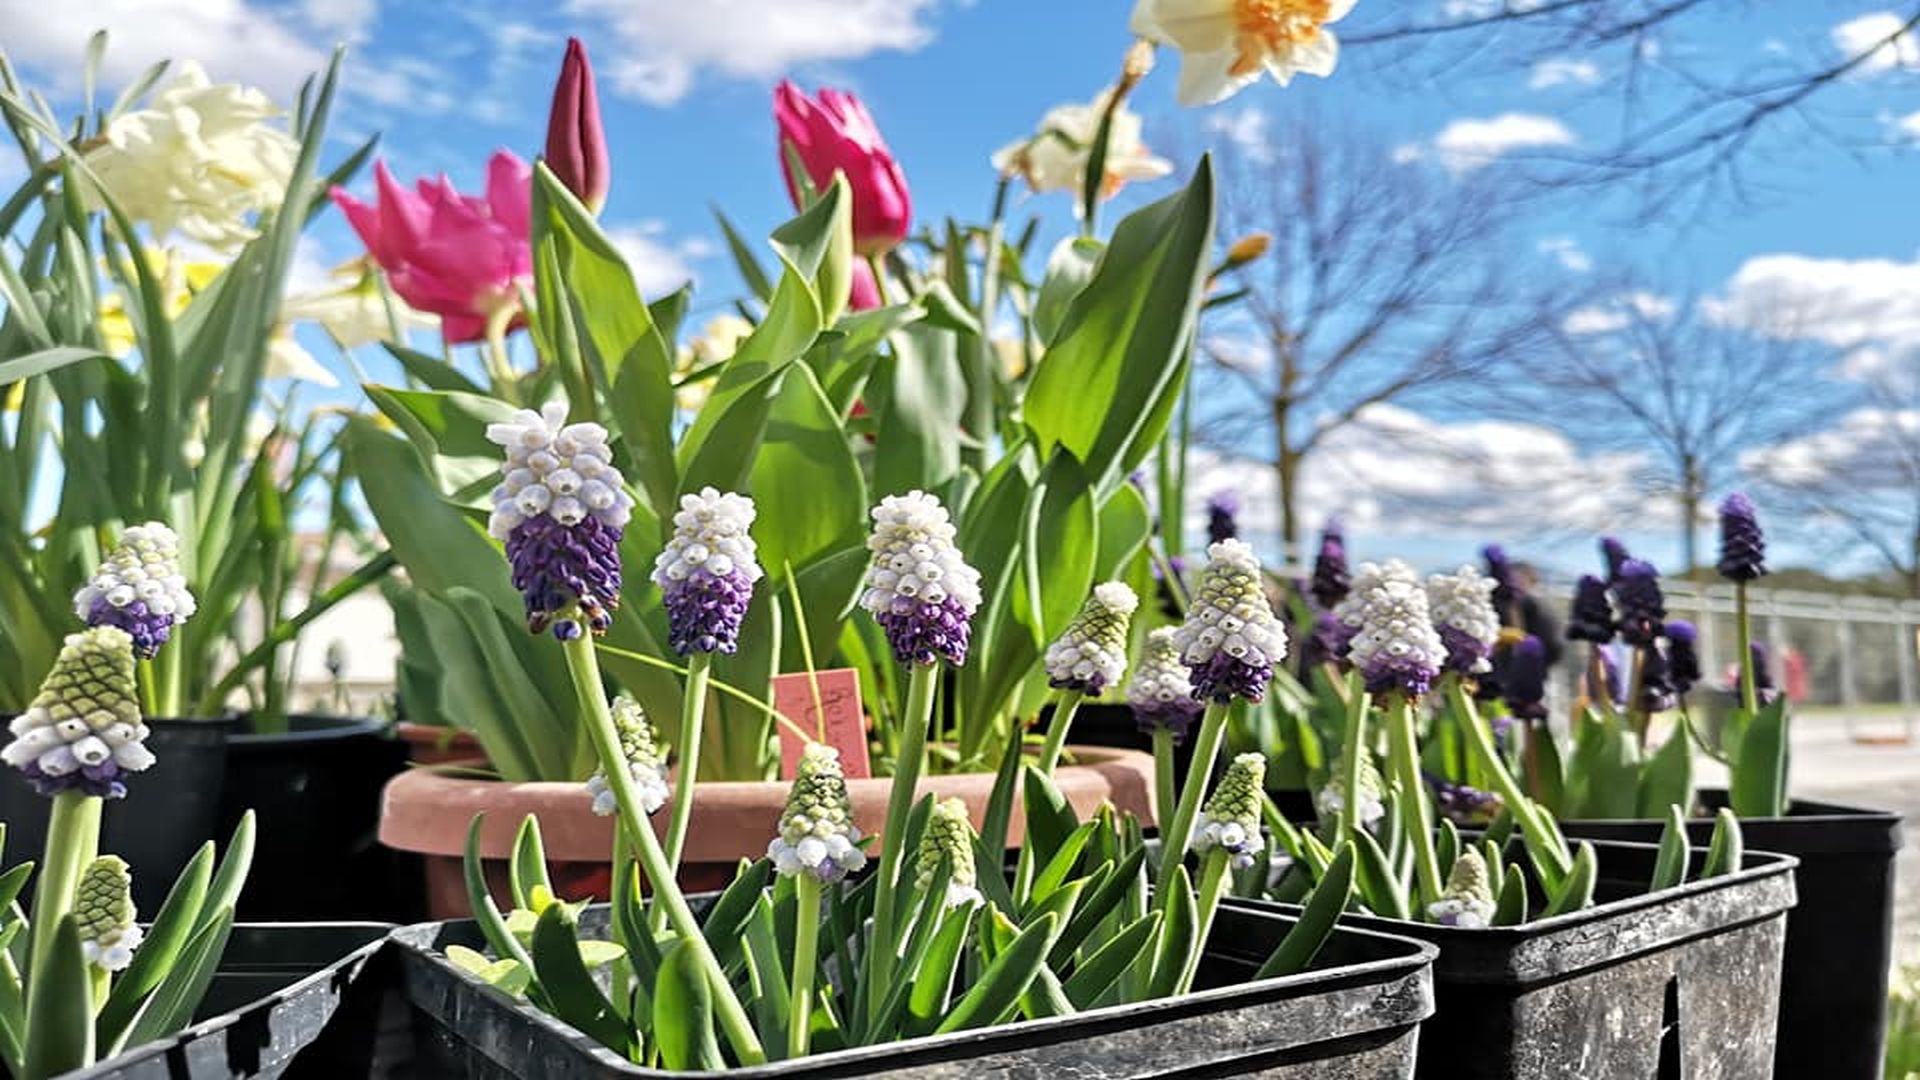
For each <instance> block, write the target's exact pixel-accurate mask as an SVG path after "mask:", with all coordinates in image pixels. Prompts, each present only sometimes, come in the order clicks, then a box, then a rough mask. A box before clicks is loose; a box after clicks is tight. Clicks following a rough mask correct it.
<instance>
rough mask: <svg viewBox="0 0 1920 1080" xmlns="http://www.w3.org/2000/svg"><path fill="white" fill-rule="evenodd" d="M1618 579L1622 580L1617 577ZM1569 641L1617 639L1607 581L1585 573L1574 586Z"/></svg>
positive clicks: (1568, 616)
mask: <svg viewBox="0 0 1920 1080" xmlns="http://www.w3.org/2000/svg"><path fill="white" fill-rule="evenodd" d="M1614 580H1616V581H1617V580H1619V579H1618V577H1617V576H1616V577H1615V579H1614ZM1567 640H1569V641H1591V642H1593V643H1594V644H1596V645H1604V644H1606V643H1607V642H1609V641H1612V640H1613V604H1612V602H1611V601H1609V600H1608V599H1607V583H1606V582H1604V581H1601V580H1600V579H1599V578H1597V577H1594V576H1593V575H1592V574H1584V575H1582V576H1581V578H1580V583H1579V584H1578V585H1576V586H1574V589H1573V608H1572V610H1571V611H1569V612H1568V613H1567Z"/></svg>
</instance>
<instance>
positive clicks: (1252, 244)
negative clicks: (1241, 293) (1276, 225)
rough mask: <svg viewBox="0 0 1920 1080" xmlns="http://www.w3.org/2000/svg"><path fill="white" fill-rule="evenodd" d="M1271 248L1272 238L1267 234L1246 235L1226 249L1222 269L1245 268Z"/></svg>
mask: <svg viewBox="0 0 1920 1080" xmlns="http://www.w3.org/2000/svg"><path fill="white" fill-rule="evenodd" d="M1272 246H1273V237H1272V235H1270V234H1268V233H1263V232H1257V233H1248V234H1247V235H1245V236H1243V237H1241V238H1240V239H1238V240H1235V241H1234V242H1233V246H1232V247H1230V248H1228V249H1227V264H1226V266H1225V267H1223V269H1226V270H1233V269H1237V268H1239V267H1242V266H1245V265H1247V264H1248V263H1250V262H1252V261H1253V260H1255V259H1258V258H1259V257H1260V256H1262V255H1265V254H1266V253H1267V249H1268V248H1271V247H1272Z"/></svg>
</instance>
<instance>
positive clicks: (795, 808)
mask: <svg viewBox="0 0 1920 1080" xmlns="http://www.w3.org/2000/svg"><path fill="white" fill-rule="evenodd" d="M859 842H860V829H859V828H858V827H857V826H856V825H854V823H853V806H852V804H851V802H850V801H849V800H848V799H847V781H846V776H845V774H844V773H842V772H841V771H840V752H839V751H837V750H835V749H834V748H833V747H831V746H827V745H826V744H824V743H808V744H807V748H806V749H805V750H804V751H802V752H801V754H800V765H799V768H798V770H797V772H796V774H795V776H794V778H793V787H792V788H790V789H789V790H788V792H787V806H786V809H785V810H783V811H781V813H780V832H779V835H777V836H775V837H774V838H773V841H772V842H771V843H769V844H768V845H767V857H768V858H770V859H772V860H773V868H774V870H775V872H777V873H780V874H785V875H787V876H788V877H792V876H794V875H796V874H800V873H808V874H812V875H813V876H814V877H816V878H818V879H820V881H822V882H823V883H826V884H832V883H834V882H836V881H839V880H840V879H842V878H844V877H846V876H847V875H848V874H850V873H852V872H854V871H855V870H858V869H860V868H861V867H863V866H865V865H867V855H866V853H865V852H863V851H861V850H860V849H859V848H858V847H856V846H855V845H856V844H858V843H859Z"/></svg>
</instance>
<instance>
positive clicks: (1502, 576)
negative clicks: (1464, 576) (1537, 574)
mask: <svg viewBox="0 0 1920 1080" xmlns="http://www.w3.org/2000/svg"><path fill="white" fill-rule="evenodd" d="M1480 557H1481V558H1482V559H1485V560H1486V563H1487V576H1488V577H1490V578H1492V579H1493V582H1494V584H1493V609H1494V610H1495V611H1498V612H1499V613H1500V620H1501V622H1502V623H1505V621H1506V620H1507V619H1508V618H1509V617H1511V616H1512V614H1513V602H1514V601H1515V600H1518V599H1519V598H1520V579H1519V578H1518V577H1516V576H1515V575H1514V572H1513V562H1512V560H1510V559H1508V558H1507V550H1506V549H1505V548H1503V547H1501V546H1500V545H1499V544H1488V545H1487V546H1486V547H1483V548H1481V549H1480Z"/></svg>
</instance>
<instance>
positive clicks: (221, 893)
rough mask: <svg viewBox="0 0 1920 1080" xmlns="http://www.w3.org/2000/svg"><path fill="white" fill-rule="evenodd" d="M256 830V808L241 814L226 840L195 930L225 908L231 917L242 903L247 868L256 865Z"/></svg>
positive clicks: (194, 925) (197, 930) (195, 924)
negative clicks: (235, 906)
mask: <svg viewBox="0 0 1920 1080" xmlns="http://www.w3.org/2000/svg"><path fill="white" fill-rule="evenodd" d="M254 831H255V830H254V821H253V811H251V810H248V811H247V812H246V813H244V814H241V815H240V824H238V825H236V826H234V828H233V835H232V836H231V837H229V838H228V839H227V850H226V851H224V852H221V854H220V864H219V865H218V866H216V867H215V868H214V871H213V881H212V882H211V883H210V884H209V885H208V886H207V898H206V900H205V901H204V902H203V903H202V905H201V907H200V914H199V915H198V916H197V917H195V918H194V920H193V929H194V932H195V933H198V932H199V931H200V930H201V929H202V928H204V927H205V926H206V925H207V924H208V923H209V922H211V921H212V920H213V919H215V918H217V917H218V915H219V913H220V911H221V909H223V908H224V909H226V910H227V916H228V918H229V919H231V918H232V915H233V912H232V909H233V907H234V905H235V904H237V903H239V902H240V890H241V889H242V888H244V887H245V886H246V884H247V871H248V870H250V869H252V868H253V845H254Z"/></svg>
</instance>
